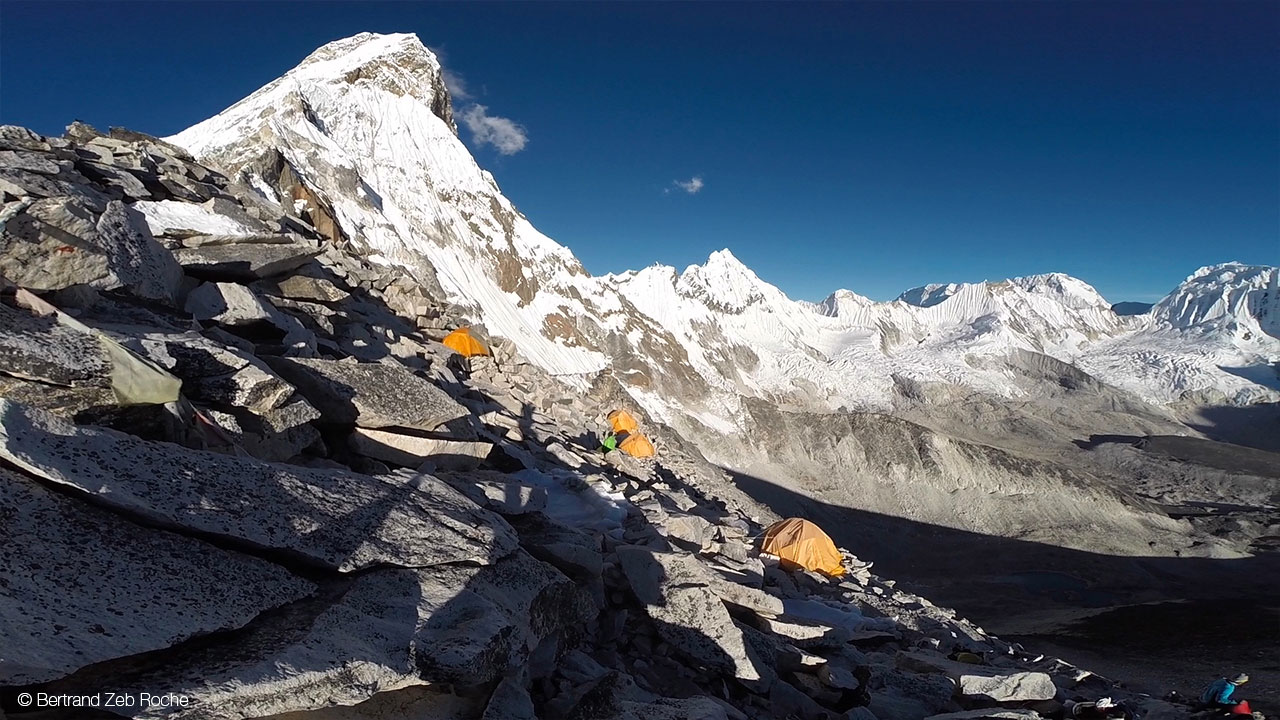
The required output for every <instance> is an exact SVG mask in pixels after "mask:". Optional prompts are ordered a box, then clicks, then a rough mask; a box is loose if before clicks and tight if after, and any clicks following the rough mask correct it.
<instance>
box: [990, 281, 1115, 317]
mask: <svg viewBox="0 0 1280 720" xmlns="http://www.w3.org/2000/svg"><path fill="white" fill-rule="evenodd" d="M1009 282H1010V283H1012V284H1013V285H1016V286H1018V287H1020V288H1022V289H1023V290H1026V291H1027V292H1032V293H1037V294H1040V295H1044V296H1047V297H1052V298H1053V299H1055V300H1057V301H1058V302H1060V303H1062V304H1063V305H1066V306H1067V307H1073V308H1080V309H1083V308H1102V307H1105V308H1107V309H1110V308H1111V303H1109V302H1107V300H1106V298H1104V297H1102V294H1101V293H1099V292H1098V291H1097V290H1095V289H1094V287H1093V286H1092V285H1090V284H1089V283H1087V282H1085V281H1083V280H1081V279H1079V278H1074V277H1071V276H1070V275H1067V274H1065V273H1045V274H1043V275H1028V276H1026V277H1018V278H1013V279H1011V280H1009Z"/></svg>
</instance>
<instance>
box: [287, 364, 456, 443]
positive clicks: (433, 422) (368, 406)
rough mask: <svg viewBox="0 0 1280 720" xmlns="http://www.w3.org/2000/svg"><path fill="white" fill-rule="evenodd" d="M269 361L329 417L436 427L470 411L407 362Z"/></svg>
mask: <svg viewBox="0 0 1280 720" xmlns="http://www.w3.org/2000/svg"><path fill="white" fill-rule="evenodd" d="M267 362H268V363H269V364H270V365H271V367H272V368H273V369H274V370H275V371H276V372H278V373H280V375H281V376H283V377H284V378H285V379H286V380H288V381H289V382H291V383H293V384H294V385H295V386H296V387H297V388H298V391H299V392H301V393H302V394H303V395H304V396H306V398H307V400H308V401H310V402H311V404H312V405H315V406H316V407H317V408H318V409H319V410H320V412H322V413H324V418H325V420H326V421H327V422H333V423H343V424H352V425H359V426H360V427H366V428H385V427H407V428H418V429H421V430H434V429H435V428H437V427H439V426H440V425H442V424H444V423H446V422H449V421H450V420H456V419H458V418H461V417H465V416H467V415H469V414H470V411H468V410H467V409H466V408H465V407H463V406H462V405H460V404H459V403H458V402H457V401H456V400H454V399H453V398H451V397H449V395H448V393H446V392H445V391H443V390H441V389H440V388H438V387H436V386H435V385H434V384H433V383H431V382H430V381H428V380H424V379H422V378H420V377H418V376H417V375H414V374H413V373H411V372H409V371H408V370H407V369H405V368H404V366H402V365H398V364H390V363H349V362H338V361H335V360H320V359H302V358H269V359H268V360H267Z"/></svg>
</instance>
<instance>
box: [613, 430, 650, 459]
mask: <svg viewBox="0 0 1280 720" xmlns="http://www.w3.org/2000/svg"><path fill="white" fill-rule="evenodd" d="M618 449H619V450H621V451H623V452H625V453H627V454H628V455H631V456H633V457H653V456H654V454H655V453H656V452H657V451H656V450H654V448H653V443H651V442H649V438H647V437H645V436H644V435H643V434H642V433H638V432H633V433H631V434H630V435H627V437H626V439H625V440H623V441H622V442H620V443H618Z"/></svg>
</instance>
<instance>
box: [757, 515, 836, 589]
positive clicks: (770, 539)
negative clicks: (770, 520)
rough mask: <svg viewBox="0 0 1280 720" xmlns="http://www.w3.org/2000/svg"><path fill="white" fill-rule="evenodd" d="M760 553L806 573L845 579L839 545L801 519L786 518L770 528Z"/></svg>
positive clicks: (765, 534)
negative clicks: (774, 557)
mask: <svg viewBox="0 0 1280 720" xmlns="http://www.w3.org/2000/svg"><path fill="white" fill-rule="evenodd" d="M760 550H761V551H763V552H767V553H769V554H771V555H777V556H778V557H780V558H782V560H783V562H784V563H791V564H792V565H799V566H800V567H802V568H804V569H806V570H814V571H816V572H820V573H823V574H825V575H830V576H832V577H840V576H841V575H844V566H843V565H841V563H840V561H841V557H840V551H839V550H837V549H836V544H835V543H833V542H831V538H829V537H827V534H826V533H824V532H822V528H820V527H818V526H817V525H814V524H813V523H811V522H809V521H808V520H804V519H802V518H787V519H786V520H780V521H778V522H776V523H774V524H772V525H770V526H769V528H768V529H767V530H765V531H764V541H763V542H762V543H761V544H760Z"/></svg>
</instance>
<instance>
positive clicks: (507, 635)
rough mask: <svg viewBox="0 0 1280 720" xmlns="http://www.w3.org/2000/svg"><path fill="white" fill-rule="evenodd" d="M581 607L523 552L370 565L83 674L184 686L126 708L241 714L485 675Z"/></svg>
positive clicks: (348, 700)
mask: <svg viewBox="0 0 1280 720" xmlns="http://www.w3.org/2000/svg"><path fill="white" fill-rule="evenodd" d="M590 617H591V609H590V606H589V603H588V602H587V601H586V600H585V599H584V598H583V597H582V596H581V593H580V592H579V591H578V590H577V588H576V587H575V586H574V584H573V583H572V582H571V581H569V580H568V579H567V578H565V577H564V576H563V575H561V574H559V573H558V572H556V571H555V570H554V569H552V568H550V567H549V566H547V565H545V564H543V563H540V562H538V561H536V560H534V559H533V558H531V557H529V556H528V555H527V554H525V553H523V552H516V553H513V554H511V555H509V556H507V557H506V558H504V559H502V560H501V561H499V562H498V563H497V564H495V565H490V566H486V567H477V566H468V565H449V566H440V567H435V568H423V569H412V570H410V569H381V570H374V571H371V572H368V573H363V574H361V575H359V576H356V577H354V578H352V579H351V581H350V582H349V584H348V585H347V586H346V587H337V588H333V589H331V591H330V593H329V594H328V596H326V597H323V598H319V599H317V600H316V601H313V602H309V603H304V604H300V605H299V606H298V607H296V608H293V609H292V610H291V612H289V613H288V614H286V615H284V616H283V617H279V618H275V619H273V622H272V623H263V624H260V625H258V626H255V627H254V628H253V629H252V631H250V632H247V633H245V634H243V635H242V636H240V637H237V638H235V639H234V642H226V643H222V644H218V645H215V646H212V647H209V648H206V649H204V650H201V651H198V652H194V653H191V654H188V655H185V656H184V657H181V658H175V659H173V660H171V661H168V662H165V663H163V665H159V664H157V665H156V666H155V667H152V668H143V669H142V670H140V671H135V672H133V673H131V676H130V677H128V678H119V677H112V676H110V675H109V674H108V675H102V676H98V677H94V678H90V679H86V681H85V682H93V683H100V684H101V685H102V686H110V687H113V688H120V689H121V691H122V692H128V691H134V690H135V689H136V691H144V690H145V691H147V692H152V693H157V694H163V693H175V694H178V695H183V696H186V697H188V698H191V702H192V707H191V708H189V709H187V710H182V711H178V712H163V711H150V712H149V711H148V710H146V709H143V708H135V709H132V710H133V712H132V714H133V717H136V718H155V717H165V718H168V719H169V720H188V719H190V720H196V719H197V718H198V719H199V720H231V719H233V718H234V719H235V720H241V719H243V718H250V717H253V718H256V717H263V716H271V715H276V714H279V713H286V712H301V711H308V710H316V709H321V708H329V707H334V706H352V705H356V704H358V703H362V702H365V701H367V700H369V699H370V698H371V697H374V696H375V695H377V694H379V693H382V692H386V691H394V690H397V689H401V688H404V687H406V686H413V685H422V684H426V683H460V684H465V685H475V684H480V683H486V682H493V681H495V680H498V679H499V678H502V677H504V676H505V675H506V674H507V673H508V672H510V671H511V670H512V669H514V668H517V667H520V666H521V665H523V664H524V663H525V662H526V660H527V658H528V656H529V653H530V652H531V650H532V648H534V647H536V646H537V645H538V644H539V643H540V642H541V641H542V640H543V638H546V637H548V636H550V635H553V634H556V633H560V632H564V631H567V630H569V629H571V628H576V627H579V626H580V625H581V624H583V623H585V622H587V621H588V620H589V619H590ZM59 690H66V691H69V690H70V688H59ZM357 717H358V716H357ZM472 717H474V716H472Z"/></svg>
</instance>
